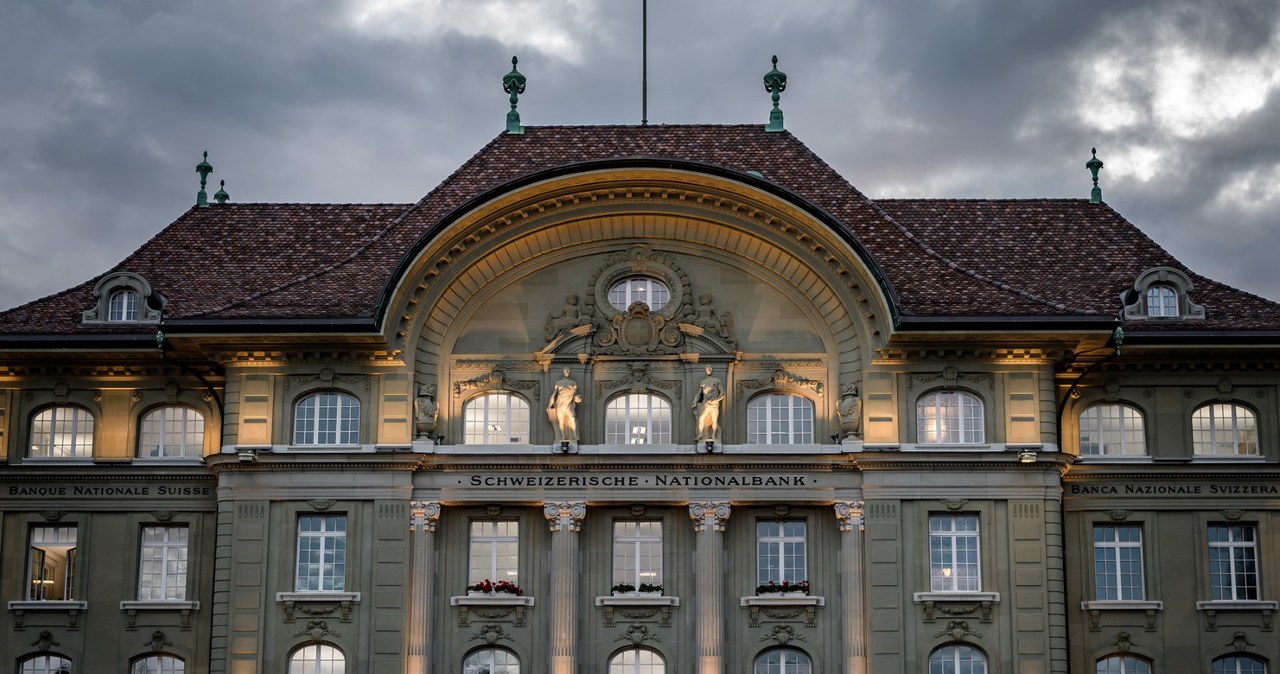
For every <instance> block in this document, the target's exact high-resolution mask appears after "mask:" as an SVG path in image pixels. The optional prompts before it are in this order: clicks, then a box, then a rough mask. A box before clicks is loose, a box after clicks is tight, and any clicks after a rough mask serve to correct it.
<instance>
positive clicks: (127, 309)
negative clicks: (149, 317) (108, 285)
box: [107, 288, 142, 323]
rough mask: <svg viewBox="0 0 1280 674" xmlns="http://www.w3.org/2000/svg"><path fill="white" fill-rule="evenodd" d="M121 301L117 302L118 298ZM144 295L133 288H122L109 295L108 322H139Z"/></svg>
mask: <svg viewBox="0 0 1280 674" xmlns="http://www.w3.org/2000/svg"><path fill="white" fill-rule="evenodd" d="M117 299H119V300H120V302H119V304H117V302H116V300H117ZM141 305H142V295H141V294H139V293H138V291H136V290H134V289H133V288H120V289H117V290H113V291H111V294H110V295H108V296H107V322H108V323H137V322H138V318H139V316H140V315H141Z"/></svg>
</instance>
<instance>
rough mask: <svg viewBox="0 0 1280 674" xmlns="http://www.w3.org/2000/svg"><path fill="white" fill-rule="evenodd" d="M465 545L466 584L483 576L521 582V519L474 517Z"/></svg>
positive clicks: (483, 578)
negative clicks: (466, 560) (468, 561)
mask: <svg viewBox="0 0 1280 674" xmlns="http://www.w3.org/2000/svg"><path fill="white" fill-rule="evenodd" d="M469 543H470V544H469V546H468V555H469V557H470V563H469V565H468V570H467V584H469V585H475V584H477V583H482V582H484V581H486V580H488V581H492V582H494V583H497V582H499V581H504V580H505V581H507V582H508V583H515V584H516V585H519V584H520V570H519V567H520V523H519V522H517V521H515V520H473V521H472V522H471V538H470V541H469Z"/></svg>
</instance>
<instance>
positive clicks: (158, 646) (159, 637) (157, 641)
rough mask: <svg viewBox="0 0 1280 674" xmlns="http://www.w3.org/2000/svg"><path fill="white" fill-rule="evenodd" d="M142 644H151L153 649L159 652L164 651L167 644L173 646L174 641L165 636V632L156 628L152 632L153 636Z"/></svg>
mask: <svg viewBox="0 0 1280 674" xmlns="http://www.w3.org/2000/svg"><path fill="white" fill-rule="evenodd" d="M142 645H143V646H150V647H151V650H153V651H155V652H157V653H159V652H160V651H163V650H164V649H165V647H166V646H172V645H173V642H172V641H169V640H168V639H166V638H165V635H164V632H161V631H160V630H156V631H154V632H152V633H151V638H150V639H149V640H147V641H145V642H143V644H142Z"/></svg>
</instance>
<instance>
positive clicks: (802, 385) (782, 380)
mask: <svg viewBox="0 0 1280 674" xmlns="http://www.w3.org/2000/svg"><path fill="white" fill-rule="evenodd" d="M764 388H793V389H808V390H810V391H813V393H814V395H816V396H819V397H821V396H822V388H823V384H822V382H820V381H818V380H816V379H807V378H805V377H801V376H800V375H798V374H795V373H792V372H788V371H787V370H785V369H783V368H782V367H781V366H778V367H776V368H775V369H774V371H773V374H771V375H769V376H768V377H764V378H763V379H741V380H739V381H738V392H739V393H741V392H742V390H743V389H750V390H759V389H764Z"/></svg>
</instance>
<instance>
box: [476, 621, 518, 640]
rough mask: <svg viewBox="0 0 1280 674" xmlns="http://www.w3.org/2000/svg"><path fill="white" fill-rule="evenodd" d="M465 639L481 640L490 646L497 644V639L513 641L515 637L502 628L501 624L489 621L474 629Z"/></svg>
mask: <svg viewBox="0 0 1280 674" xmlns="http://www.w3.org/2000/svg"><path fill="white" fill-rule="evenodd" d="M467 640H468V641H483V642H485V643H486V644H489V645H490V646H493V645H494V644H497V643H498V642H499V641H510V642H513V643H514V642H515V639H514V638H513V637H512V636H511V635H510V634H508V633H507V631H506V630H504V629H502V626H501V625H497V624H494V623H489V624H486V625H485V626H483V627H481V628H480V629H479V630H477V631H476V633H475V634H472V635H471V637H470V638H469V639H467Z"/></svg>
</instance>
